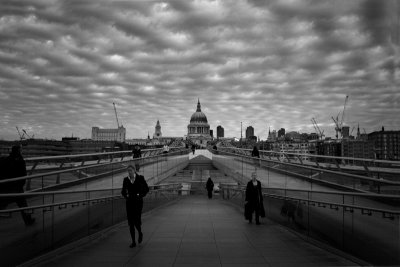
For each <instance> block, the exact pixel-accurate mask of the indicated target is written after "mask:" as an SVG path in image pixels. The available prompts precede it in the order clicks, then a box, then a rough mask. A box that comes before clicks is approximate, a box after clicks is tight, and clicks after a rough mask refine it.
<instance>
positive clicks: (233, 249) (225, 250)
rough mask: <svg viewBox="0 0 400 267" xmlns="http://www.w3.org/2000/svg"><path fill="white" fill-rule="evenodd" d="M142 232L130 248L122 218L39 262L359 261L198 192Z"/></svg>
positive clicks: (147, 220) (155, 216) (158, 213)
mask: <svg viewBox="0 0 400 267" xmlns="http://www.w3.org/2000/svg"><path fill="white" fill-rule="evenodd" d="M143 233H144V241H143V243H142V244H141V245H139V246H138V247H136V248H129V244H130V236H129V229H128V226H127V223H123V224H120V225H118V226H115V227H114V228H112V230H110V231H108V232H107V233H105V234H104V235H103V236H102V237H101V238H97V239H96V240H93V241H91V242H90V243H87V244H85V245H80V246H76V247H74V248H73V249H72V250H69V251H68V252H64V253H63V254H61V255H60V254H57V255H58V256H57V257H52V258H51V260H50V261H48V262H46V263H44V264H43V266H210V267H211V266H354V265H357V264H356V263H354V262H352V261H350V260H348V259H345V258H343V257H341V256H339V255H336V254H334V253H331V252H328V251H327V250H324V249H322V248H319V247H317V246H315V245H312V244H310V243H308V242H307V241H306V240H304V239H303V238H302V237H301V236H299V235H297V234H295V233H293V232H291V231H289V230H287V229H285V228H284V227H282V226H280V225H278V224H276V223H274V222H272V221H270V220H268V219H266V218H264V219H262V224H261V225H255V224H248V223H247V221H245V220H244V218H243V216H242V213H241V211H240V210H239V209H238V208H237V207H236V206H234V205H232V204H230V203H229V202H226V201H224V200H221V199H218V198H214V199H212V200H209V199H207V198H206V196H200V195H197V196H196V195H194V196H189V197H187V198H183V199H181V200H179V201H177V202H175V203H173V204H170V205H168V206H165V207H163V208H160V209H157V210H154V211H152V212H150V213H149V214H145V215H144V216H143ZM70 247H72V246H70ZM53 254H55V253H53ZM50 256H51V255H50Z"/></svg>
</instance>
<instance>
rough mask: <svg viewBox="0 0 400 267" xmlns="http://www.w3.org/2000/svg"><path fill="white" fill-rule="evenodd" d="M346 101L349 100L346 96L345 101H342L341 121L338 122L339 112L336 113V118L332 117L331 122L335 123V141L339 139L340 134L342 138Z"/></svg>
mask: <svg viewBox="0 0 400 267" xmlns="http://www.w3.org/2000/svg"><path fill="white" fill-rule="evenodd" d="M348 99H349V96H348V95H346V99H345V100H344V105H343V111H342V117H341V120H340V121H339V115H340V112H339V113H338V115H337V116H336V118H334V117H332V120H333V122H334V123H335V131H336V139H338V137H339V135H338V133H340V134H341V137H342V127H343V122H344V113H345V111H346V105H347V101H348Z"/></svg>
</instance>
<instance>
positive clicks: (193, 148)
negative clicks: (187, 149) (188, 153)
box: [192, 144, 196, 155]
mask: <svg viewBox="0 0 400 267" xmlns="http://www.w3.org/2000/svg"><path fill="white" fill-rule="evenodd" d="M195 151H196V146H195V145H194V144H193V145H192V152H193V155H194V152H195Z"/></svg>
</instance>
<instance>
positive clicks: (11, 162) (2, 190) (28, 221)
mask: <svg viewBox="0 0 400 267" xmlns="http://www.w3.org/2000/svg"><path fill="white" fill-rule="evenodd" d="M1 166H2V167H1V174H0V175H1V179H2V180H3V179H12V178H18V177H23V176H26V164H25V160H24V158H23V156H22V147H21V146H20V145H16V146H13V147H12V148H11V153H10V155H9V156H8V157H7V158H5V159H3V160H2V163H1ZM24 185H25V179H20V180H17V181H13V182H8V183H2V184H0V194H7V193H24ZM12 202H16V203H17V205H18V207H20V208H25V207H28V203H27V202H26V199H25V197H23V196H17V197H12V198H8V199H3V200H1V202H0V209H4V208H5V207H7V205H8V204H9V203H12ZM21 215H22V219H23V220H24V222H25V225H27V226H29V225H32V224H33V223H34V222H35V219H34V218H32V217H31V215H30V214H27V213H26V212H25V211H21Z"/></svg>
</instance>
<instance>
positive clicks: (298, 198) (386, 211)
mask: <svg viewBox="0 0 400 267" xmlns="http://www.w3.org/2000/svg"><path fill="white" fill-rule="evenodd" d="M230 190H233V191H239V192H242V193H243V192H245V189H242V188H230ZM310 192H314V191H310ZM262 194H263V196H267V197H272V198H277V199H284V200H293V201H303V202H307V203H308V204H309V205H311V204H310V203H317V204H324V205H331V206H340V207H342V208H345V209H346V208H350V209H359V210H362V211H374V212H380V213H382V214H383V215H386V214H392V215H400V211H399V210H388V209H380V208H373V207H366V206H359V205H351V204H344V203H337V202H327V201H321V200H311V199H306V198H301V197H291V196H286V195H277V194H271V193H266V192H263V193H262ZM340 194H343V193H340ZM319 207H322V206H319ZM386 217H387V216H386Z"/></svg>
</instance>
